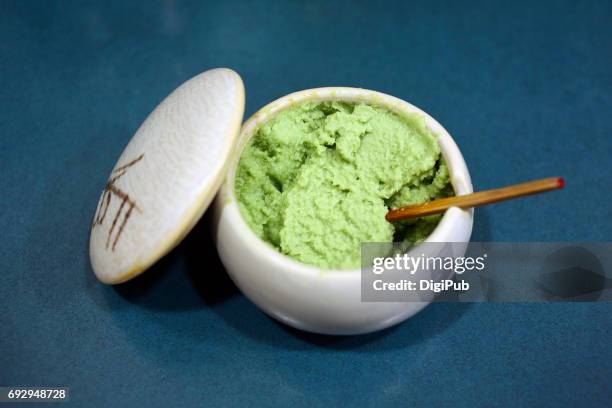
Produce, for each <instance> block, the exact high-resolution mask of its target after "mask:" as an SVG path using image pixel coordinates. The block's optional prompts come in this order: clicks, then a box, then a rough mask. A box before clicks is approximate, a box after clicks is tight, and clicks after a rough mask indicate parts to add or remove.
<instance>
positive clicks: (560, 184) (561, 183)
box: [557, 177, 565, 188]
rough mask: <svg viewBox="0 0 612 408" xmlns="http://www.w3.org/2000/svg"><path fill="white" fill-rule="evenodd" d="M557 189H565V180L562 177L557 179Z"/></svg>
mask: <svg viewBox="0 0 612 408" xmlns="http://www.w3.org/2000/svg"><path fill="white" fill-rule="evenodd" d="M557 187H559V188H563V187H565V179H564V178H563V177H558V178H557Z"/></svg>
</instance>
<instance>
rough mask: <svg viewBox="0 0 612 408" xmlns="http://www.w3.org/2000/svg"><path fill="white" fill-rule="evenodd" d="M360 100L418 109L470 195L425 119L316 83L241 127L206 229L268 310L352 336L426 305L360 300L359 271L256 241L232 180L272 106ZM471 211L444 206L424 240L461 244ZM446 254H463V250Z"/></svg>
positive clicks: (459, 187)
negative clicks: (309, 261) (317, 263)
mask: <svg viewBox="0 0 612 408" xmlns="http://www.w3.org/2000/svg"><path fill="white" fill-rule="evenodd" d="M324 100H341V101H352V102H366V103H370V104H373V105H378V106H381V107H384V108H387V109H389V110H392V111H394V112H396V113H398V114H400V115H402V114H407V113H415V112H416V113H419V114H422V115H424V116H425V117H426V120H427V124H428V126H429V127H430V129H431V130H432V131H433V132H435V133H436V134H437V135H438V137H439V143H440V146H441V150H442V154H443V156H444V159H445V161H446V164H447V165H448V168H449V171H450V176H451V177H450V179H451V183H452V185H453V188H454V190H455V193H456V194H457V195H462V194H469V193H471V192H472V183H471V180H470V175H469V172H468V169H467V166H466V164H465V161H464V159H463V156H462V154H461V152H460V151H459V148H458V147H457V145H456V144H455V142H454V140H453V139H452V137H451V136H450V135H449V134H448V132H447V131H446V130H445V129H444V128H443V127H442V126H441V125H440V124H439V123H438V122H437V121H436V120H435V119H433V118H432V117H431V116H429V115H428V114H426V113H425V112H423V111H421V110H420V109H418V108H416V107H415V106H413V105H411V104H409V103H407V102H405V101H403V100H401V99H398V98H395V97H392V96H389V95H385V94H382V93H379V92H375V91H370V90H365V89H357V88H338V87H333V88H319V89H310V90H305V91H301V92H296V93H293V94H290V95H287V96H285V97H283V98H280V99H278V100H276V101H274V102H272V103H270V104H269V105H267V106H265V107H264V108H263V109H261V110H260V111H259V112H257V113H256V114H255V115H253V116H252V117H251V118H250V119H248V120H247V121H246V122H245V123H244V125H243V127H242V130H241V133H240V136H239V140H238V143H237V145H236V147H235V148H236V149H237V150H236V151H235V152H234V154H233V155H232V156H231V157H232V159H231V160H232V161H231V162H230V163H229V166H228V169H229V170H228V173H227V176H226V179H225V181H224V183H223V184H222V186H221V190H220V191H219V193H218V195H217V198H216V200H215V203H214V205H215V209H214V212H215V217H214V220H215V228H214V234H215V238H216V242H217V249H218V252H219V256H220V257H221V260H222V262H223V264H224V265H225V267H226V269H227V272H228V273H229V275H230V277H231V278H232V280H233V281H234V282H235V284H236V285H237V286H238V288H239V289H240V290H241V291H242V292H243V293H244V294H245V295H246V296H247V297H248V298H249V299H250V300H251V301H252V302H253V303H255V304H256V305H257V306H259V307H260V308H261V309H262V310H263V311H264V312H266V313H267V314H268V315H270V316H272V317H274V318H276V319H278V320H280V321H281V322H283V323H285V324H288V325H290V326H293V327H296V328H298V329H302V330H307V331H311V332H315V333H324V334H338V335H347V334H360V333H368V332H372V331H376V330H381V329H384V328H386V327H389V326H392V325H394V324H397V323H400V322H402V321H404V320H405V319H407V318H409V317H411V316H413V315H414V314H416V313H417V312H419V311H420V310H421V309H423V308H424V307H425V306H427V304H428V302H362V301H361V271H360V270H359V269H355V270H329V269H321V268H317V267H314V266H310V265H306V264H303V263H301V262H298V261H296V260H293V259H291V258H289V257H287V256H285V255H283V254H281V253H280V252H278V251H277V250H276V249H274V248H273V247H271V246H270V245H269V244H267V243H266V242H264V241H262V240H261V239H260V238H259V237H258V236H257V235H256V234H255V233H254V232H253V231H252V230H251V229H250V227H249V226H248V225H247V224H246V222H245V221H244V219H243V218H242V216H241V214H240V211H239V209H238V205H237V202H236V197H235V194H234V179H235V175H236V169H237V165H238V161H239V158H240V153H241V152H242V150H243V149H244V147H245V145H246V143H247V142H248V140H249V139H250V138H251V137H252V136H253V134H254V133H255V131H256V130H257V128H258V126H259V125H260V124H262V123H264V122H266V121H268V120H270V119H271V118H273V117H274V116H275V115H276V114H278V113H279V112H280V111H282V110H284V109H287V108H289V107H291V106H293V105H295V104H297V103H301V102H305V101H324ZM472 222H473V211H472V210H462V209H459V208H450V209H449V210H448V211H446V213H445V214H444V216H443V217H442V220H441V221H440V223H439V224H438V226H437V228H436V229H435V231H434V232H433V233H432V234H431V235H430V236H429V237H428V239H427V241H431V242H468V241H469V239H470V235H471V233H472ZM454 248H455V250H454V253H452V254H437V255H451V256H463V255H464V251H465V250H460V251H459V252H457V251H456V246H455V247H454Z"/></svg>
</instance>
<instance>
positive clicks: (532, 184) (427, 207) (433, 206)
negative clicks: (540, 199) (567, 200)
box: [385, 177, 565, 222]
mask: <svg viewBox="0 0 612 408" xmlns="http://www.w3.org/2000/svg"><path fill="white" fill-rule="evenodd" d="M564 185H565V181H564V180H563V178H562V177H550V178H545V179H541V180H535V181H529V182H527V183H521V184H515V185H513V186H508V187H502V188H496V189H493V190H485V191H480V192H478V193H472V194H467V195H462V196H454V197H447V198H441V199H439V200H433V201H429V202H427V203H423V204H417V205H410V206H407V207H401V208H396V209H394V210H390V211H389V212H388V213H387V215H386V216H385V218H386V219H387V221H389V222H395V221H401V220H406V219H409V218H417V217H423V216H425V215H431V214H439V213H443V212H444V211H446V210H447V209H448V208H450V207H459V208H470V207H478V206H481V205H485V204H493V203H497V202H499V201H505V200H511V199H513V198H518V197H523V196H527V195H531V194H537V193H542V192H545V191H551V190H557V189H560V188H563V186H564Z"/></svg>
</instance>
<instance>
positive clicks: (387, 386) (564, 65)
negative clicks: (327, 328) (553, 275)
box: [0, 0, 612, 407]
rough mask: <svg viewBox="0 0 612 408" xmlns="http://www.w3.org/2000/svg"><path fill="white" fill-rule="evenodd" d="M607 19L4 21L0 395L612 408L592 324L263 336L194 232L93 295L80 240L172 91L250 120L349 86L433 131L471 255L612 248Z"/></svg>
mask: <svg viewBox="0 0 612 408" xmlns="http://www.w3.org/2000/svg"><path fill="white" fill-rule="evenodd" d="M611 22H612V3H611V2H609V1H587V2H576V1H516V2H490V1H475V2H460V1H439V2H430V1H422V2H389V3H383V2H362V1H358V2H346V1H345V2H331V1H310V2H304V3H301V2H290V1H279V2H268V1H253V2H249V1H244V2H239V1H219V2H215V3H212V2H211V3H209V2H200V1H170V0H169V1H150V2H144V1H143V2H131V1H108V2H99V3H96V2H66V1H57V2H51V1H50V2H46V1H44V2H43V1H40V2H35V1H23V2H22V1H2V2H0V175H1V178H0V192H1V195H0V233H1V237H2V238H1V240H2V241H1V245H0V279H1V280H0V385H5V386H8V385H30V386H33V385H56V386H69V387H70V388H71V401H70V403H69V404H68V405H71V406H88V407H120V406H147V407H168V406H234V405H243V406H244V405H246V406H293V407H300V406H335V405H343V406H427V407H432V406H435V407H441V406H453V407H456V406H460V407H464V406H465V407H490V406H522V407H531V406H589V407H590V406H610V405H612V389H611V386H610V383H611V381H612V380H611V378H612V348H610V343H611V341H610V333H611V332H612V305H611V304H609V303H579V304H578V303H555V304H453V303H449V304H434V305H431V306H430V307H428V308H427V309H426V310H424V311H423V312H422V313H420V314H418V315H417V316H416V317H414V318H412V319H410V320H408V321H407V322H405V323H403V324H401V325H399V326H397V327H395V328H392V329H389V330H386V331H383V332H380V333H375V334H372V335H365V336H357V337H326V336H318V335H311V334H306V333H302V332H298V331H296V330H292V329H289V328H287V327H285V326H283V325H280V324H277V323H276V322H274V321H272V320H271V319H269V318H268V317H266V316H265V315H264V314H263V313H262V312H260V311H259V310H258V309H257V308H256V307H255V306H253V305H252V304H251V303H250V302H249V301H248V300H246V299H245V298H244V297H243V296H242V295H240V294H239V293H238V292H237V290H236V288H235V287H234V286H233V285H232V283H231V282H230V281H229V278H228V277H227V275H226V274H225V271H224V270H223V267H222V266H221V265H220V263H219V260H218V258H217V255H216V251H215V249H214V244H213V243H212V242H211V237H210V233H209V230H208V227H209V225H208V218H207V217H205V218H204V219H203V220H202V222H200V224H198V226H197V227H196V229H195V231H194V232H193V233H192V234H190V235H189V237H188V238H187V239H186V240H185V242H184V243H183V244H182V245H180V246H179V247H178V248H177V249H176V250H175V251H173V252H172V253H171V254H170V255H169V256H167V257H166V258H164V259H163V260H162V261H161V262H159V263H158V264H157V265H156V266H155V267H154V268H153V270H151V271H150V272H149V273H147V274H146V275H144V276H142V277H140V278H138V279H136V280H135V281H132V282H130V283H127V284H125V285H121V286H118V287H109V286H104V285H102V284H100V283H98V282H97V281H96V279H95V278H94V276H93V273H92V271H91V268H90V265H89V259H88V238H89V227H90V221H91V219H92V217H93V214H94V211H95V207H96V203H97V200H98V197H99V194H100V192H101V190H102V188H103V186H104V183H105V180H106V178H107V176H108V174H109V173H110V170H111V169H112V167H113V165H114V164H115V161H116V159H117V157H118V155H119V154H120V153H121V151H122V150H123V148H124V146H125V145H126V144H127V142H128V141H129V139H130V138H131V136H132V135H133V133H134V132H135V131H136V129H137V128H138V126H139V125H140V123H141V122H142V121H143V120H144V118H145V117H146V115H147V114H148V113H149V112H150V111H151V110H152V109H153V108H154V107H155V106H156V105H157V103H159V102H160V101H161V100H162V99H163V98H164V97H165V96H166V95H167V94H168V93H170V92H171V91H172V90H173V89H174V88H175V87H177V86H178V85H179V84H181V83H182V82H184V81H185V80H187V79H189V78H190V77H192V76H194V75H196V74H198V73H200V72H202V71H204V70H207V69H209V68H213V67H219V66H226V67H231V68H233V69H234V70H236V71H237V72H239V73H240V75H242V77H243V79H244V82H245V86H246V91H247V105H246V114H247V115H249V114H251V113H253V112H255V111H256V110H257V109H258V108H260V107H262V106H264V105H265V104H267V103H268V102H270V101H272V100H273V99H275V98H277V97H280V96H283V95H285V94H288V93H290V92H293V91H296V90H301V89H305V88H312V87H318V86H334V85H344V86H356V87H364V88H369V89H375V90H378V91H382V92H385V93H389V94H391V95H394V96H397V97H399V98H402V99H405V100H407V101H409V102H411V103H413V104H415V105H417V106H419V107H420V108H422V109H424V110H425V111H427V112H429V113H430V114H431V115H433V116H434V117H435V118H437V119H438V120H439V121H440V122H441V123H442V124H443V125H444V126H445V127H446V128H447V129H448V130H449V132H450V133H451V134H452V135H453V136H454V138H455V139H456V141H457V143H458V144H459V146H460V148H461V149H462V151H463V153H464V155H465V158H466V161H467V163H468V167H469V169H470V171H471V175H472V179H473V182H474V186H475V188H476V189H485V188H492V187H496V186H502V185H506V184H511V183H515V182H520V181H524V180H529V179H534V178H539V177H547V176H554V175H561V176H564V177H565V178H566V181H567V186H566V188H565V189H564V190H563V191H560V192H554V193H550V194H544V195H540V196H534V197H530V198H526V199H523V200H519V201H514V202H508V203H503V204H499V205H496V206H491V207H487V208H479V209H477V211H476V215H475V226H474V234H473V240H474V241H502V242H503V241H534V242H537V241H609V240H610V238H611V235H612V222H611V219H612V205H611V204H610V203H611V202H612V192H611V191H612V190H611V188H612V158H611V154H612V120H611V112H612V24H611Z"/></svg>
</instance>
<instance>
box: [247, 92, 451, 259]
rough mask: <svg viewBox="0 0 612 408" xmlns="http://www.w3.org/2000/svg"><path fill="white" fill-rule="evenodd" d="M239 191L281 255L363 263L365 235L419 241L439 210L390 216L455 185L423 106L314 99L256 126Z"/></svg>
mask: <svg viewBox="0 0 612 408" xmlns="http://www.w3.org/2000/svg"><path fill="white" fill-rule="evenodd" d="M235 191H236V195H237V198H238V205H239V208H240V211H241V213H242V215H243V217H244V218H245V220H246V222H247V223H248V225H249V226H250V227H251V228H252V229H253V230H254V231H255V233H256V234H257V235H258V236H260V237H261V238H262V239H263V240H265V241H267V242H268V243H270V244H271V245H273V246H274V247H275V248H277V249H278V250H279V251H280V252H282V253H283V254H286V255H288V256H290V257H292V258H294V259H297V260H299V261H301V262H303V263H306V264H311V265H315V266H318V267H322V268H334V269H346V268H359V266H360V259H361V258H360V256H361V255H360V244H361V243H362V242H392V241H394V240H395V241H406V242H420V241H422V240H424V239H425V238H426V237H427V236H428V235H429V234H431V232H432V231H433V229H434V228H435V227H436V225H437V223H438V221H439V219H440V216H430V217H425V218H421V219H418V220H416V221H412V222H410V223H403V224H390V223H389V222H387V221H386V220H385V214H386V213H387V211H388V210H389V209H390V208H397V207H401V206H404V205H409V204H417V203H422V202H425V201H429V200H432V199H435V198H439V197H446V196H449V195H452V194H453V190H452V187H451V186H450V183H449V174H448V169H447V167H446V165H445V164H444V161H443V160H442V156H441V154H440V146H439V145H438V142H437V137H436V135H435V134H433V133H432V132H431V131H430V130H429V129H428V128H427V126H426V125H425V119H424V118H423V117H422V116H420V115H418V114H414V115H408V116H399V115H398V114H396V113H393V112H391V111H389V110H387V109H383V108H380V107H375V106H371V105H367V104H364V103H357V104H354V103H345V102H307V103H302V104H300V105H297V106H294V107H292V108H290V109H287V110H285V111H282V112H281V113H280V114H278V115H277V116H276V117H274V118H273V119H271V120H270V121H268V122H267V123H264V124H263V125H262V126H260V127H259V129H257V131H256V133H255V134H254V135H253V138H252V139H251V140H250V141H249V144H248V145H247V146H246V147H245V149H244V151H243V153H242V156H241V158H240V162H239V165H238V170H237V173H236V182H235Z"/></svg>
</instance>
